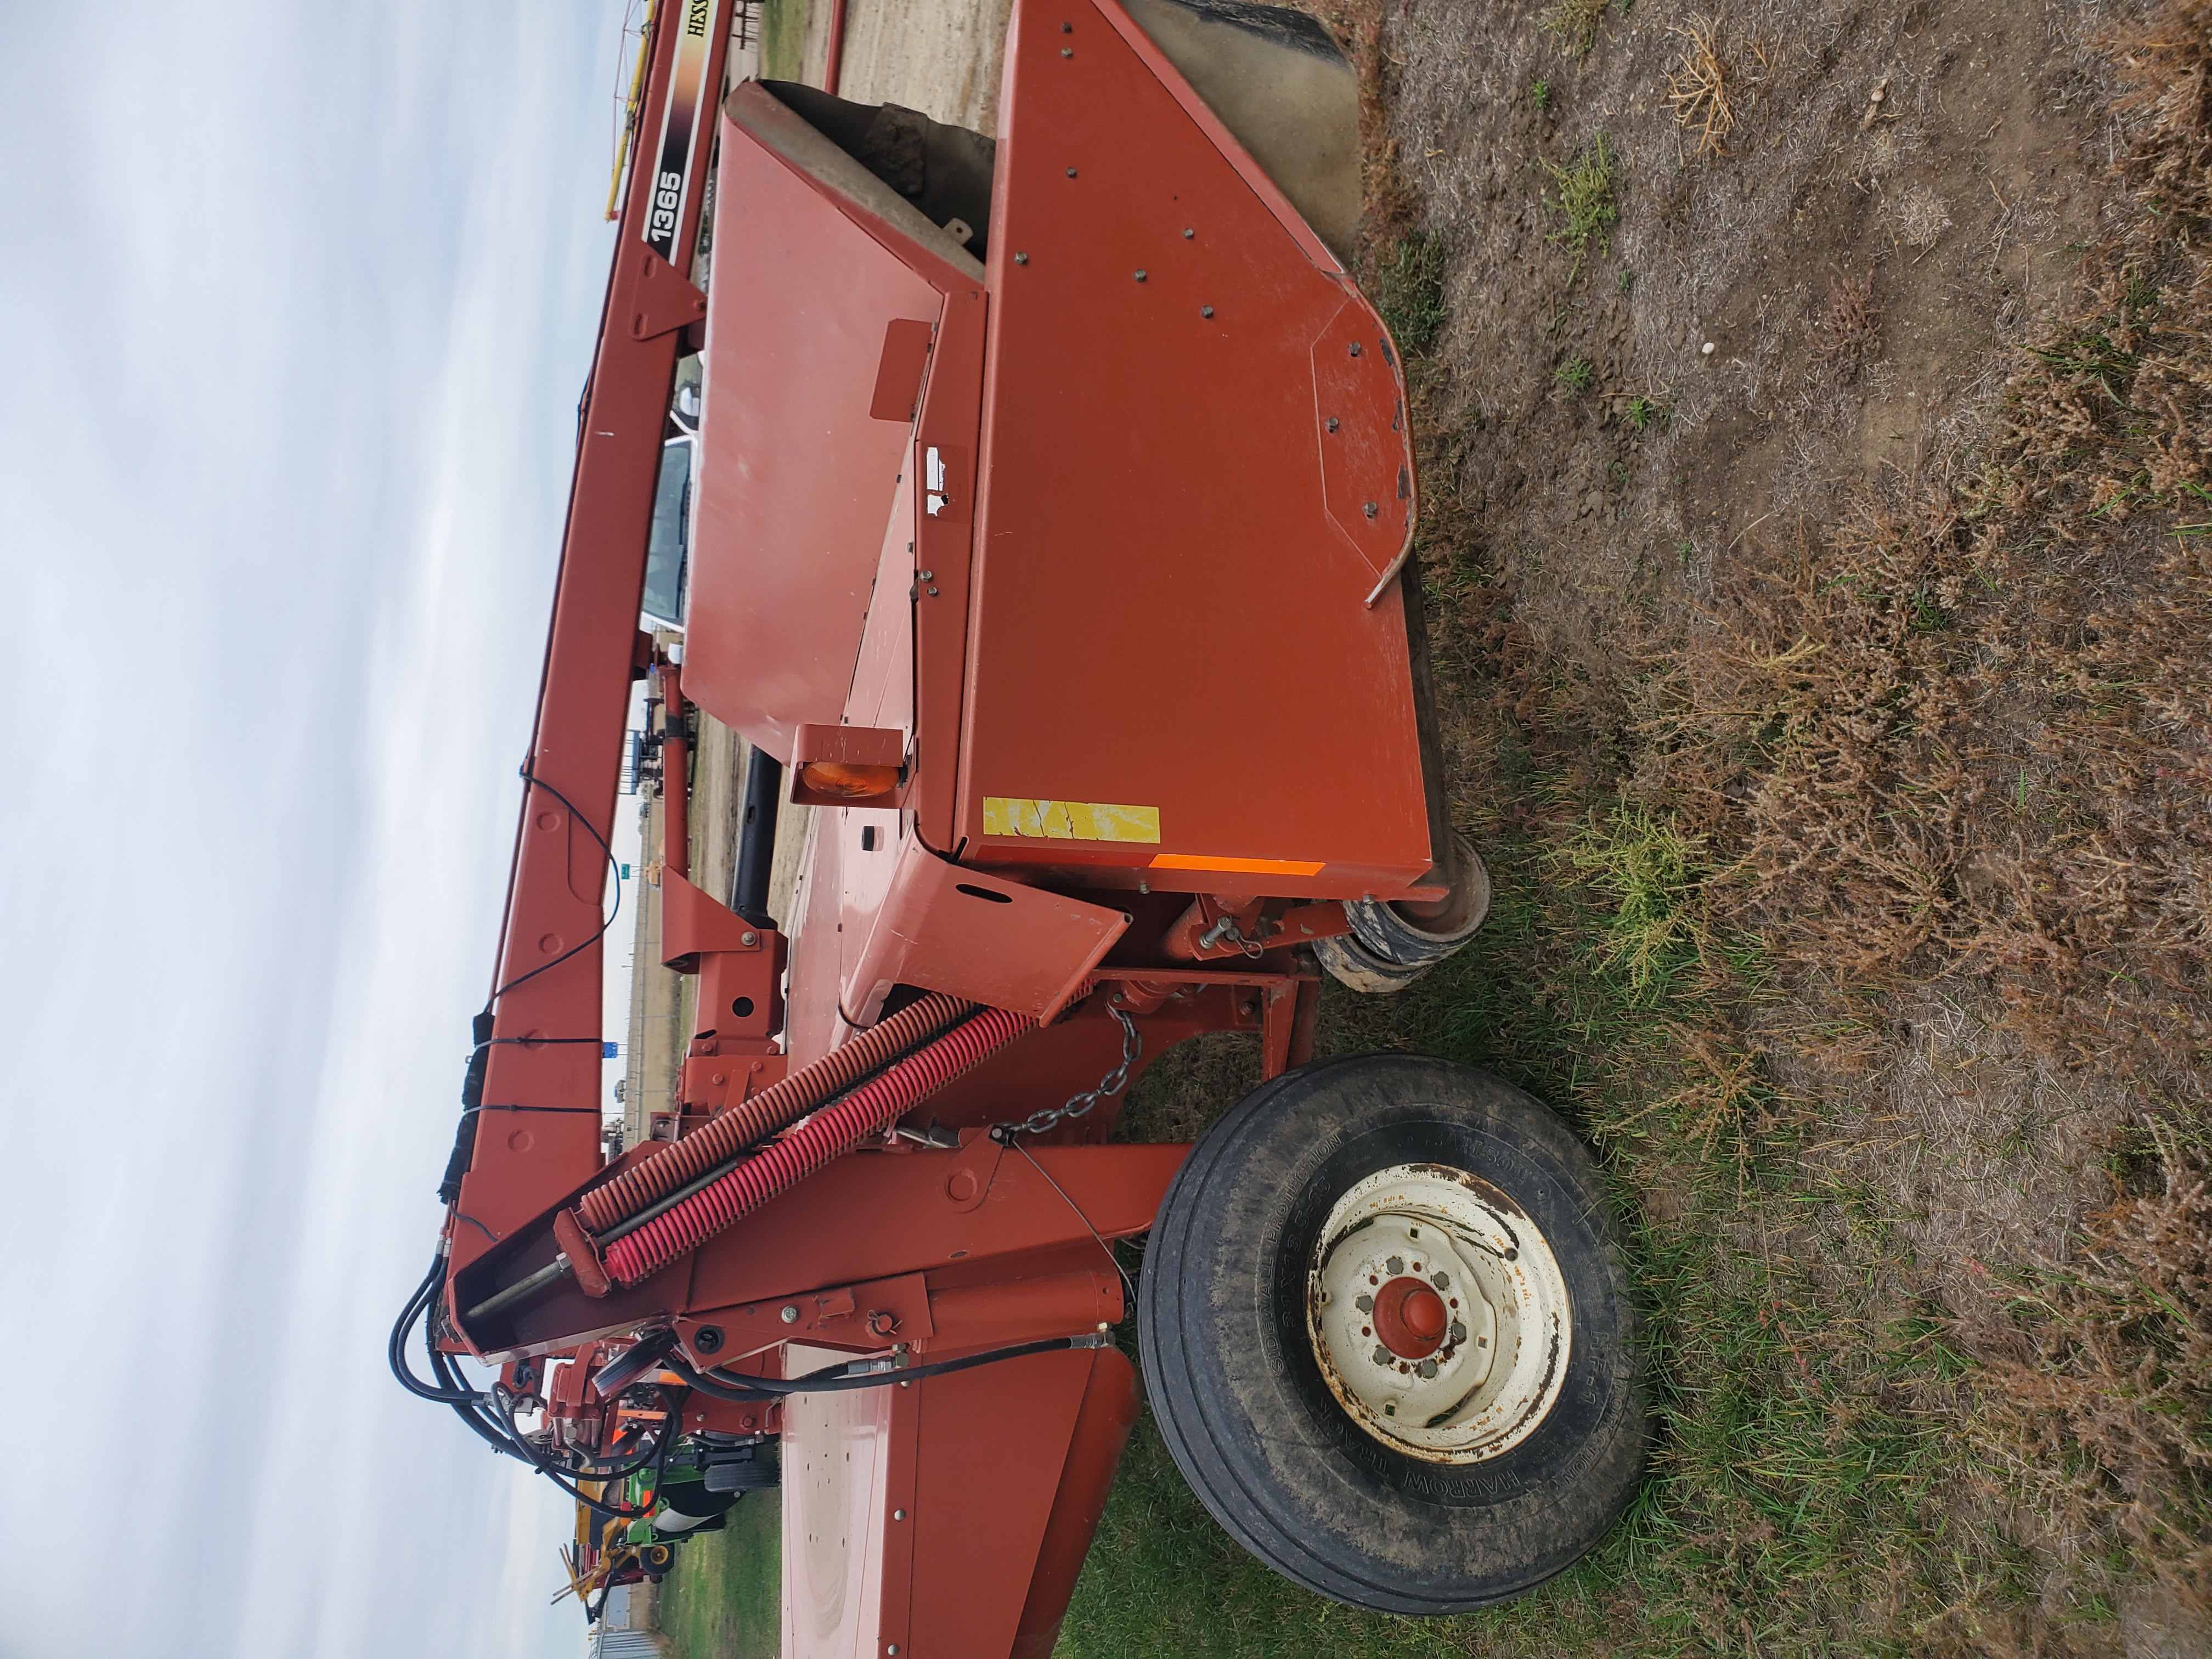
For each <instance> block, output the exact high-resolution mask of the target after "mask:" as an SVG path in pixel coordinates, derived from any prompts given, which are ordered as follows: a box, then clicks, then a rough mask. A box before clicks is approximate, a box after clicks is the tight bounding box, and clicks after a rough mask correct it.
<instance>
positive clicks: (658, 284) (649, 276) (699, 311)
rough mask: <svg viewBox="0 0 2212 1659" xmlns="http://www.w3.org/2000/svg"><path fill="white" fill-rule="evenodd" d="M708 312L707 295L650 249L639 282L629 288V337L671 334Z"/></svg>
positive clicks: (700, 320)
mask: <svg viewBox="0 0 2212 1659" xmlns="http://www.w3.org/2000/svg"><path fill="white" fill-rule="evenodd" d="M706 316H707V296H706V295H703V294H702V293H701V292H700V291H699V290H698V289H696V288H694V287H693V286H692V285H691V284H690V283H689V282H687V281H685V280H684V277H683V276H681V275H679V274H678V271H677V269H676V267H675V266H674V265H671V264H669V263H668V261H667V260H665V259H664V258H661V257H660V256H659V254H657V253H653V252H647V254H646V256H645V263H644V264H643V265H642V266H641V267H640V268H639V270H638V278H637V286H636V287H635V289H631V291H630V314H629V332H630V337H631V338H632V339H634V340H650V339H653V337H656V336H658V335H662V334H672V333H674V332H675V331H677V330H678V329H679V328H689V327H690V325H692V324H694V323H696V322H703V321H704V320H705V319H706Z"/></svg>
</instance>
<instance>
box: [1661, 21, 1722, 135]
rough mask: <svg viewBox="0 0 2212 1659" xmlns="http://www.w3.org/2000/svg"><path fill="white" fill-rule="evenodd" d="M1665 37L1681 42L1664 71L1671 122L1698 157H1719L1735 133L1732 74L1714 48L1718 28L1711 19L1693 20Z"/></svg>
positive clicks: (1717, 48) (1718, 51)
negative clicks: (1675, 37) (1689, 139)
mask: <svg viewBox="0 0 2212 1659" xmlns="http://www.w3.org/2000/svg"><path fill="white" fill-rule="evenodd" d="M1668 33H1670V34H1674V35H1678V36H1680V39H1681V41H1682V50H1681V52H1680V55H1679V56H1678V57H1677V58H1675V60H1674V62H1673V63H1672V64H1668V67H1667V71H1666V73H1667V102H1668V104H1669V105H1670V106H1672V107H1673V109H1674V120H1675V122H1676V124H1677V125H1680V127H1681V128H1682V130H1683V131H1686V132H1687V133H1689V134H1690V135H1691V136H1692V137H1694V138H1695V139H1696V141H1697V143H1696V146H1695V148H1696V150H1697V153H1698V154H1699V155H1706V156H1714V155H1722V154H1723V153H1724V152H1725V151H1726V149H1727V148H1728V137H1729V134H1730V133H1731V132H1734V131H1735V108H1734V107H1733V106H1732V105H1731V103H1730V101H1729V93H1730V90H1731V82H1732V81H1733V79H1734V71H1733V70H1731V69H1730V68H1729V64H1728V63H1727V61H1726V60H1725V59H1724V58H1722V56H1721V54H1720V48H1719V46H1718V45H1717V41H1718V38H1719V33H1720V25H1719V24H1717V22H1715V21H1713V20H1712V19H1711V18H1710V17H1692V18H1691V19H1690V21H1688V22H1686V23H1684V24H1681V25H1680V26H1679V27H1675V28H1673V29H1670V30H1668Z"/></svg>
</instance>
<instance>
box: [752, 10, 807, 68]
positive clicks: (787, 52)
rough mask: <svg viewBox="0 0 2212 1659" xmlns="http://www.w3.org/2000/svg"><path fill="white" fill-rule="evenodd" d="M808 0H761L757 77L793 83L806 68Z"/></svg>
mask: <svg viewBox="0 0 2212 1659" xmlns="http://www.w3.org/2000/svg"><path fill="white" fill-rule="evenodd" d="M808 9H809V6H808V0H761V19H760V30H761V34H760V41H761V60H760V61H761V78H762V79H763V80H767V81H796V80H799V78H800V77H801V76H803V74H804V73H805V66H806V19H807V13H808Z"/></svg>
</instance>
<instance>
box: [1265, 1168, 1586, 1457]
mask: <svg viewBox="0 0 2212 1659" xmlns="http://www.w3.org/2000/svg"><path fill="white" fill-rule="evenodd" d="M1572 1325H1573V1321H1572V1318H1571V1310H1570V1308H1569V1304H1568V1299H1567V1290H1566V1282H1565V1279H1564V1278H1563V1277H1562V1276H1561V1274H1560V1272H1559V1262H1558V1261H1557V1259H1556V1258H1554V1257H1553V1254H1552V1250H1551V1247H1550V1246H1549V1245H1548V1244H1547V1243H1546V1242H1545V1240H1544V1237H1543V1234H1542V1233H1541V1231H1539V1230H1538V1228H1537V1227H1536V1225H1535V1224H1534V1222H1533V1221H1531V1220H1530V1219H1529V1218H1528V1214H1527V1212H1524V1211H1523V1210H1522V1208H1521V1206H1519V1205H1517V1204H1516V1203H1515V1202H1514V1201H1513V1200H1511V1199H1510V1198H1509V1197H1507V1196H1506V1195H1505V1194H1504V1193H1503V1192H1501V1191H1499V1190H1498V1188H1496V1187H1494V1186H1492V1185H1491V1183H1490V1182H1486V1181H1485V1180H1483V1179H1482V1178H1481V1177H1480V1176H1477V1175H1475V1174H1474V1173H1472V1172H1471V1171H1469V1170H1457V1169H1452V1168H1450V1167H1449V1166H1447V1165H1443V1164H1396V1165H1394V1166H1392V1167H1391V1168H1389V1169H1387V1170H1376V1172H1375V1173H1374V1174H1373V1175H1371V1176H1367V1177H1366V1178H1365V1179H1364V1180H1363V1181H1361V1182H1358V1184H1357V1185H1355V1186H1353V1187H1352V1188H1351V1189H1350V1190H1349V1191H1347V1192H1346V1193H1345V1194H1342V1196H1340V1198H1338V1200H1336V1202H1335V1204H1334V1206H1331V1208H1330V1210H1329V1213H1328V1220H1327V1221H1326V1222H1325V1223H1324V1224H1323V1225H1322V1230H1321V1235H1320V1238H1319V1241H1318V1243H1316V1246H1315V1248H1314V1255H1313V1260H1312V1262H1311V1263H1310V1270H1309V1273H1308V1275H1307V1291H1306V1330H1307V1334H1308V1336H1309V1337H1310V1340H1311V1341H1312V1343H1313V1351H1314V1358H1315V1360H1316V1363H1317V1364H1319V1365H1320V1367H1321V1374H1322V1380H1323V1381H1325V1382H1326V1383H1328V1389H1329V1392H1330V1393H1331V1394H1332V1395H1334V1396H1335V1398H1336V1402H1337V1404H1338V1405H1339V1406H1340V1407H1342V1408H1343V1410H1344V1412H1345V1414H1346V1416H1348V1417H1350V1418H1351V1419H1352V1421H1353V1422H1354V1423H1357V1424H1358V1425H1359V1427H1360V1428H1361V1429H1362V1430H1363V1431H1365V1432H1366V1433H1367V1434H1369V1435H1370V1436H1372V1437H1374V1438H1375V1439H1376V1440H1378V1441H1381V1442H1382V1443H1383V1444H1384V1445H1386V1446H1389V1447H1390V1448H1391V1449H1393V1450H1395V1451H1399V1452H1402V1453H1404V1454H1405V1455H1407V1456H1410V1457H1415V1458H1419V1459H1420V1460H1422V1461H1423V1462H1431V1463H1480V1462H1487V1461H1489V1460H1490V1459H1492V1458H1495V1457H1500V1456H1503V1455H1504V1454H1505V1453H1507V1452H1509V1451H1510V1450H1511V1449H1513V1448H1514V1447H1515V1446H1517V1445H1519V1444H1520V1443H1522V1441H1523V1440H1525V1439H1527V1438H1528V1436H1529V1435H1531V1434H1533V1433H1534V1432H1535V1431H1536V1429H1537V1427H1538V1425H1541V1423H1542V1422H1543V1420H1544V1419H1545V1418H1546V1417H1547V1415H1549V1414H1550V1412H1551V1409H1552V1407H1553V1405H1554V1404H1555V1403H1556V1402H1557V1401H1558V1400H1559V1390H1560V1389H1561V1388H1562V1387H1563V1386H1564V1384H1565V1381H1566V1372H1567V1356H1568V1352H1569V1348H1570V1345H1571V1341H1572V1338H1573V1331H1572Z"/></svg>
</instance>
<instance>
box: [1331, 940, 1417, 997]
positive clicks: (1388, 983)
mask: <svg viewBox="0 0 2212 1659" xmlns="http://www.w3.org/2000/svg"><path fill="white" fill-rule="evenodd" d="M1313 952H1314V959H1315V960H1316V961H1317V962H1319V963H1321V965H1322V967H1323V968H1325V969H1328V976H1329V977H1330V978H1331V979H1333V980H1334V981H1336V982H1337V983H1338V984H1339V985H1341V986H1343V987H1345V988H1346V990H1351V991H1357V992H1358V993H1359V994H1360V995H1362V996H1369V997H1381V996H1390V995H1392V994H1395V993H1397V992H1399V991H1402V990H1404V989H1405V988H1406V987H1407V986H1408V985H1411V984H1412V983H1413V981H1415V980H1417V979H1419V978H1420V976H1421V975H1424V974H1425V973H1427V972H1428V971H1429V964H1428V963H1419V965H1417V966H1414V967H1411V968H1408V967H1406V966H1404V965H1403V964H1401V963H1395V962H1390V961H1388V960H1386V959H1384V958H1383V957H1378V956H1376V954H1375V952H1373V951H1370V950H1369V949H1368V948H1367V947H1366V946H1365V945H1363V944H1361V943H1360V942H1359V939H1358V935H1356V934H1352V933H1334V934H1330V935H1328V936H1327V937H1325V938H1322V939H1316V940H1315V941H1314V943H1313Z"/></svg>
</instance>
